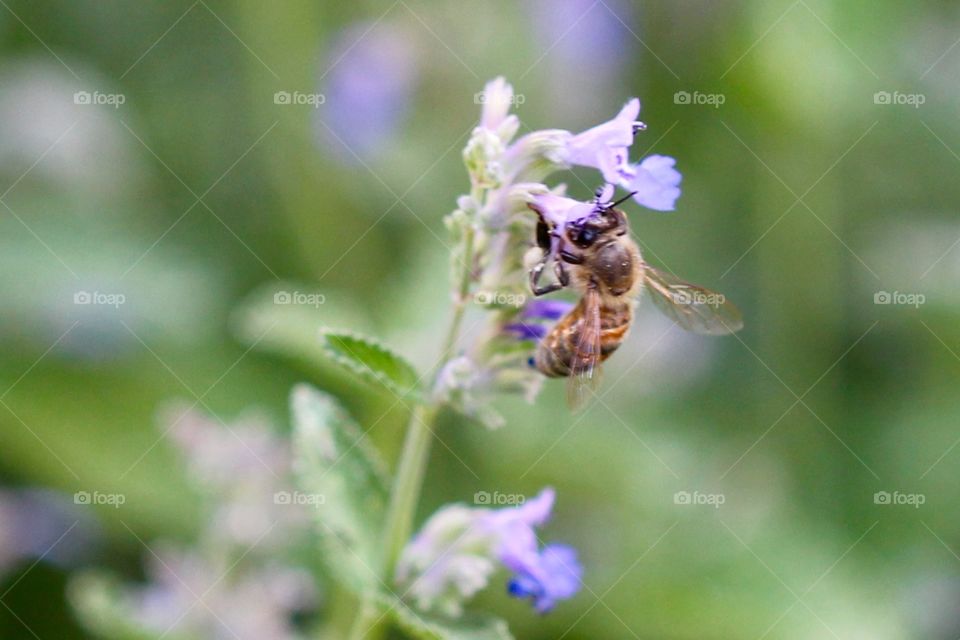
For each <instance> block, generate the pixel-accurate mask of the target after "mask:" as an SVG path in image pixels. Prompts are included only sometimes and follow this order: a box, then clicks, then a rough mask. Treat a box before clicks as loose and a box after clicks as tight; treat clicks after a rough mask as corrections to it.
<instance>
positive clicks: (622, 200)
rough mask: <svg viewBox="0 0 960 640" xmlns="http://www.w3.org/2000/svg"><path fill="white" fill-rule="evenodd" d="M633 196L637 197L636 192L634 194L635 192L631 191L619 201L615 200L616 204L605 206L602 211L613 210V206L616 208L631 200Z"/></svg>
mask: <svg viewBox="0 0 960 640" xmlns="http://www.w3.org/2000/svg"><path fill="white" fill-rule="evenodd" d="M635 195H637V192H636V191H631V192H630V193H628V194H627V195H625V196H623V197H622V198H620V199H619V200H617V201H616V202H611V203H610V204H608V205H607V206H605V207H604V209H613V208H614V207H615V206H617V205H618V204H622V203H624V202H626V201H627V200H629V199H630V198H632V197H633V196H635Z"/></svg>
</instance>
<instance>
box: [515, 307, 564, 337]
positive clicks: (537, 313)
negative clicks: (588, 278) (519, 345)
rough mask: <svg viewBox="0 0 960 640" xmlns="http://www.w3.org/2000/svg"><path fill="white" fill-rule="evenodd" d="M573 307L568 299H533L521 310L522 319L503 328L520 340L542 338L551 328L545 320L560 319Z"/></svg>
mask: <svg viewBox="0 0 960 640" xmlns="http://www.w3.org/2000/svg"><path fill="white" fill-rule="evenodd" d="M573 307H574V304H573V303H572V302H568V301H567V300H533V301H531V302H530V303H528V304H527V305H526V306H525V307H524V308H523V311H521V312H520V320H518V321H517V322H511V323H509V324H506V325H504V327H503V329H504V331H506V332H507V333H509V334H511V335H513V336H514V337H515V338H517V339H518V340H541V339H543V337H544V336H545V335H546V334H547V329H548V328H549V325H548V324H546V323H544V322H543V321H544V320H549V321H556V320H559V319H560V318H562V317H563V316H565V315H566V314H567V313H568V312H569V311H570V310H571V309H573Z"/></svg>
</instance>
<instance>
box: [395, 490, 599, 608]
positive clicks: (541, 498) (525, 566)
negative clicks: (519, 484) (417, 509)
mask: <svg viewBox="0 0 960 640" xmlns="http://www.w3.org/2000/svg"><path fill="white" fill-rule="evenodd" d="M553 501H554V491H553V489H550V488H547V489H544V490H543V491H542V492H541V493H540V494H539V495H538V496H537V497H535V498H533V499H532V500H529V501H527V502H525V503H524V504H522V505H520V506H515V507H505V508H502V509H489V508H484V507H468V506H465V505H462V504H454V505H448V506H446V507H444V508H442V509H440V510H439V511H437V513H435V514H434V515H433V516H432V517H431V518H430V519H429V520H428V521H427V523H426V524H425V525H424V526H423V529H422V530H421V531H420V533H418V534H417V535H416V536H415V537H414V538H413V540H412V541H411V542H410V544H409V545H408V546H407V547H406V549H405V550H404V552H403V555H402V556H401V557H400V562H399V563H398V565H397V581H398V582H399V583H400V584H401V585H403V586H405V587H406V588H407V590H408V593H409V594H410V595H411V596H412V597H413V599H414V600H415V601H416V603H417V606H418V607H420V608H421V609H424V610H431V609H435V610H438V611H441V612H443V613H445V614H447V615H451V616H456V615H459V614H460V612H461V610H462V603H463V602H464V601H465V600H467V599H469V598H471V597H472V596H473V595H474V594H475V593H477V592H478V591H479V590H481V589H483V588H484V587H486V586H487V584H488V582H489V580H490V577H491V575H493V573H494V572H495V571H496V569H497V565H498V564H499V565H502V566H503V567H505V568H506V569H507V570H508V571H510V572H511V573H512V574H513V575H512V577H511V579H510V581H509V583H508V587H507V589H508V591H509V593H510V594H511V595H513V596H516V597H520V598H530V599H531V601H532V602H533V606H534V608H535V609H536V610H537V611H538V612H540V613H546V612H547V611H549V610H550V609H552V608H553V606H554V605H555V604H556V603H557V601H559V600H564V599H566V598H570V597H572V596H573V595H574V594H575V593H576V592H577V591H578V590H579V589H580V578H581V574H582V568H581V567H580V563H579V561H578V560H577V554H576V551H575V550H574V549H572V548H571V547H568V546H566V545H563V544H556V543H554V544H548V545H546V546H545V547H543V548H540V544H539V539H538V537H537V534H536V528H537V527H541V526H543V525H544V524H545V523H546V522H547V520H548V519H549V518H550V511H551V509H552V508H553Z"/></svg>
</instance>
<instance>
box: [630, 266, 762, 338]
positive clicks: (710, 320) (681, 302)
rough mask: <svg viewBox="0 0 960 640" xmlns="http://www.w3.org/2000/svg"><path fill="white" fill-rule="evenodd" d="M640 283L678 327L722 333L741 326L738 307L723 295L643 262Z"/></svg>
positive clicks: (700, 331) (733, 330)
mask: <svg viewBox="0 0 960 640" xmlns="http://www.w3.org/2000/svg"><path fill="white" fill-rule="evenodd" d="M643 277H644V286H645V287H646V288H647V290H648V291H649V292H650V297H651V298H652V299H653V303H654V304H655V305H657V307H658V308H659V309H660V310H661V311H663V312H664V313H665V314H667V316H668V317H669V318H670V319H671V320H673V321H675V322H676V323H677V324H678V325H680V326H681V327H682V328H684V329H686V330H687V331H693V332H694V333H706V334H710V335H723V334H726V333H733V332H735V331H739V330H740V329H742V328H743V317H742V316H741V315H740V311H739V310H738V309H737V308H736V307H735V306H734V305H733V304H732V303H731V302H728V301H727V299H726V298H725V297H724V296H723V295H721V294H719V293H715V292H713V291H710V290H709V289H704V288H703V287H698V286H697V285H694V284H690V283H687V282H684V281H683V280H680V279H679V278H676V277H675V276H673V275H671V274H669V273H664V272H663V271H660V270H659V269H655V268H654V267H651V266H650V265H649V264H647V263H643Z"/></svg>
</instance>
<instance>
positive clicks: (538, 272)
mask: <svg viewBox="0 0 960 640" xmlns="http://www.w3.org/2000/svg"><path fill="white" fill-rule="evenodd" d="M546 266H547V261H546V259H544V260H543V261H542V262H540V263H538V264H537V265H536V266H535V267H534V268H533V269H530V290H531V291H533V295H535V296H542V295H544V294H547V293H552V292H554V291H557V290H559V289H563V288H564V287H565V286H566V284H565V283H563V282H559V281H558V282H551V283H549V284H545V285H543V286H540V276H542V275H543V270H544V269H545V268H546ZM558 280H559V278H558Z"/></svg>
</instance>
